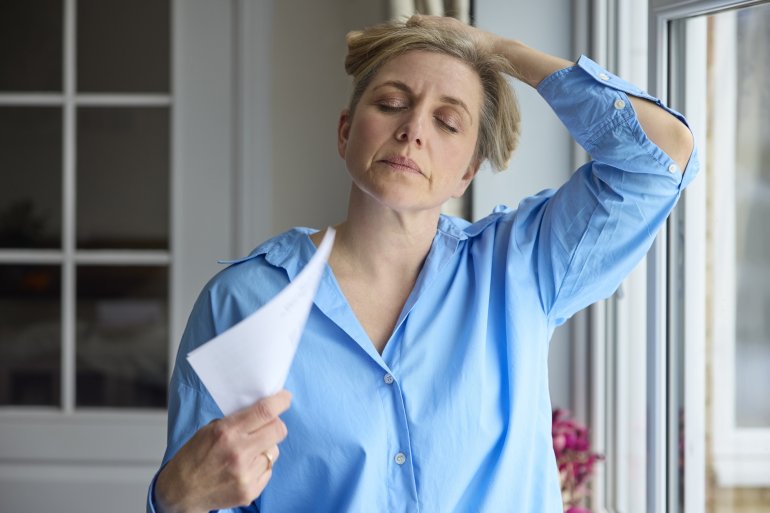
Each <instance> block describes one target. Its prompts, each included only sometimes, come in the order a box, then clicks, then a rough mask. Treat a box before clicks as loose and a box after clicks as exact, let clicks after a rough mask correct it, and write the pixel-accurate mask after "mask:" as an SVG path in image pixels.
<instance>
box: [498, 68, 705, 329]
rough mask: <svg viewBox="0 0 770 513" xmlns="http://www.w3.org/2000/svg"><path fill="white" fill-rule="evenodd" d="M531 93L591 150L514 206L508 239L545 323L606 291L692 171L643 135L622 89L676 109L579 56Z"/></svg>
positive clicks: (637, 255)
mask: <svg viewBox="0 0 770 513" xmlns="http://www.w3.org/2000/svg"><path fill="white" fill-rule="evenodd" d="M538 92H539V93H540V94H541V95H542V96H543V98H544V99H545V100H546V101H547V102H548V104H549V105H550V106H551V108H552V109H553V110H554V112H555V113H556V115H557V116H558V117H559V119H560V120H561V121H562V123H563V124H564V125H565V127H566V128H567V130H568V131H569V132H570V134H571V135H572V137H573V138H574V139H575V141H576V142H577V143H578V144H580V145H581V146H582V147H583V148H584V149H585V150H586V151H587V152H588V153H589V155H590V156H591V159H592V160H591V162H589V163H587V164H586V165H584V166H582V167H581V168H580V169H578V170H577V171H576V172H575V173H574V174H573V175H572V177H571V178H570V179H569V180H568V181H567V183H565V184H564V185H563V186H562V187H561V188H559V189H558V190H555V191H554V190H549V191H544V192H543V193H541V194H540V195H537V196H534V197H532V198H529V199H527V200H525V201H524V202H522V204H521V205H519V208H518V211H517V214H516V218H517V220H518V222H517V223H515V226H514V227H513V229H514V240H515V242H516V244H517V246H518V248H519V250H520V251H522V250H523V251H527V252H531V256H532V261H533V266H534V267H535V270H536V273H537V276H538V282H539V283H538V285H539V288H540V296H541V302H542V305H543V309H544V310H545V312H546V313H547V315H548V316H549V318H550V319H551V323H552V325H558V324H561V323H562V322H564V320H566V319H567V318H568V317H570V316H571V315H573V314H574V313H575V312H577V311H578V310H580V309H582V308H584V307H586V306H588V305H589V304H591V303H593V302H595V301H597V300H599V299H603V298H605V297H608V296H609V295H611V294H612V293H613V292H614V290H615V289H616V288H617V287H618V285H619V284H620V283H621V281H622V280H623V278H624V277H625V276H626V275H627V274H628V273H629V272H630V271H631V270H632V269H633V267H634V266H635V265H636V264H637V263H638V262H639V260H641V258H642V257H643V256H644V254H645V253H646V252H647V250H648V249H649V247H650V245H651V244H652V241H653V240H654V237H655V234H656V233H657V232H658V230H659V229H660V227H661V226H662V225H663V223H664V222H665V219H666V217H667V216H668V214H669V213H670V212H671V210H672V209H673V208H674V206H675V205H676V202H677V201H678V199H679V196H680V194H681V191H682V189H683V188H684V187H686V186H687V184H689V183H690V182H691V181H692V179H693V178H694V177H695V175H696V173H697V170H698V163H697V158H696V155H695V150H694V149H693V153H692V154H691V156H690V159H689V162H688V164H687V166H686V168H685V169H684V170H682V169H680V168H679V167H678V166H677V165H676V163H675V162H674V161H673V160H672V159H671V158H670V157H669V156H668V155H667V154H666V153H665V152H664V151H663V150H661V149H660V148H659V147H658V146H657V145H655V144H654V143H653V142H652V141H651V140H650V139H649V138H648V137H647V135H646V134H645V132H644V130H643V129H642V126H641V125H640V123H639V120H638V119H637V116H636V112H635V111H634V108H633V106H632V105H631V101H630V100H629V95H632V96H636V97H640V98H644V99H647V100H650V101H652V102H654V103H656V104H658V105H660V106H661V107H662V108H664V109H666V110H667V111H669V112H670V113H671V114H672V115H674V116H675V117H676V118H678V119H679V120H680V121H681V122H682V123H684V124H685V125H686V124H687V123H686V120H685V119H684V117H683V116H682V115H681V114H679V113H678V112H676V111H674V110H672V109H669V108H668V107H666V106H665V105H663V104H662V103H661V102H660V100H658V99H657V98H654V97H652V96H650V95H649V94H647V93H645V92H644V91H642V90H641V89H639V88H638V87H636V86H634V85H632V84H630V83H628V82H626V81H624V80H622V79H621V78H619V77H616V76H615V75H613V74H612V73H610V72H608V71H607V70H605V69H603V68H602V67H601V66H599V65H598V64H596V63H595V62H593V61H592V60H591V59H589V58H587V57H585V56H583V57H581V58H580V59H579V60H578V62H577V64H576V65H575V66H572V67H569V68H565V69H562V70H560V71H557V72H555V73H553V74H552V75H550V76H548V77H546V78H545V79H544V80H543V81H542V82H541V83H540V84H539V85H538Z"/></svg>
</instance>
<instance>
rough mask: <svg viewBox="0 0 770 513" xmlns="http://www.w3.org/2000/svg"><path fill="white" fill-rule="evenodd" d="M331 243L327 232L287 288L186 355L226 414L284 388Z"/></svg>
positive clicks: (330, 234) (330, 232)
mask: <svg viewBox="0 0 770 513" xmlns="http://www.w3.org/2000/svg"><path fill="white" fill-rule="evenodd" d="M333 243H334V229H333V228H328V229H327V230H326V235H325V236H324V238H323V241H322V242H321V245H320V246H319V247H318V249H317V250H316V253H315V255H313V258H311V259H310V262H308V263H307V265H306V266H305V268H304V269H302V271H301V272H300V273H299V274H298V275H297V276H296V277H295V278H294V280H293V281H292V282H291V283H289V285H288V286H287V287H286V288H284V289H283V290H282V291H281V292H279V293H278V295H276V296H275V297H274V298H273V299H272V300H270V302H268V303H267V304H265V305H264V306H262V308H260V309H259V310H257V311H256V312H254V313H253V314H251V315H249V316H248V317H246V318H245V319H243V320H242V321H240V322H239V323H238V324H236V325H235V326H233V327H231V328H230V329H228V330H227V331H224V332H222V333H220V334H219V335H217V336H216V337H214V338H213V339H211V340H209V341H208V342H206V343H205V344H203V345H202V346H200V347H198V348H196V349H195V350H193V351H191V352H190V353H189V354H188V355H187V360H188V361H189V362H190V365H191V366H192V368H193V369H194V370H195V372H196V373H197V374H198V376H199V377H200V379H201V381H203V384H204V385H205V386H206V388H207V389H208V391H209V393H210V394H211V397H213V398H214V401H216V403H217V405H218V406H219V408H220V409H221V410H222V413H224V414H225V415H229V414H230V413H233V412H234V411H237V410H239V409H241V408H245V407H246V406H250V405H252V404H254V403H255V402H257V401H258V400H259V399H261V398H263V397H265V396H268V395H271V394H274V393H276V392H278V391H279V390H281V388H283V385H284V383H285V382H286V378H287V377H288V375H289V368H290V367H291V362H292V360H293V359H294V354H295V353H296V351H297V346H298V345H299V340H300V337H301V336H302V331H303V330H304V328H305V323H307V318H308V316H309V315H310V309H311V308H312V306H313V298H314V297H315V294H316V292H317V291H318V284H319V283H320V281H321V276H322V275H323V272H324V269H325V267H326V261H327V260H328V259H329V254H330V253H331V249H332V244H333Z"/></svg>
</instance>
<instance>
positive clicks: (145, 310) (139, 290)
mask: <svg viewBox="0 0 770 513" xmlns="http://www.w3.org/2000/svg"><path fill="white" fill-rule="evenodd" d="M76 343H77V349H76V372H77V384H76V404H77V406H107V407H158V408H162V407H165V405H166V380H167V378H166V375H167V372H166V371H167V369H168V271H167V269H166V268H165V267H113V266H105V267H97V266H93V267H92V266H82V267H79V268H78V270H77V342H76Z"/></svg>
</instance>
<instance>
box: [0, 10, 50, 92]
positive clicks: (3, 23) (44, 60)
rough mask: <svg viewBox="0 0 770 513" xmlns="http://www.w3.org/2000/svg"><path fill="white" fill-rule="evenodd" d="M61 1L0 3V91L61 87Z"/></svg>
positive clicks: (47, 89) (48, 89)
mask: <svg viewBox="0 0 770 513" xmlns="http://www.w3.org/2000/svg"><path fill="white" fill-rule="evenodd" d="M63 4H64V2H63V1H62V0H34V1H30V0H3V1H2V2H0V70H2V73H0V91H38V92H44V91H50V92H52V91H61V90H62V40H63V37H62V28H63V26H64V22H63V21H62V5H63Z"/></svg>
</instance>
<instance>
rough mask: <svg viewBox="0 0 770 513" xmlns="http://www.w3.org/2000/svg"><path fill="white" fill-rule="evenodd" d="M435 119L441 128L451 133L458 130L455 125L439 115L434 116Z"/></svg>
mask: <svg viewBox="0 0 770 513" xmlns="http://www.w3.org/2000/svg"><path fill="white" fill-rule="evenodd" d="M435 119H436V121H438V123H439V125H441V128H443V129H444V130H446V131H447V132H450V133H452V134H456V133H457V132H459V131H460V130H459V129H458V128H457V127H456V126H454V125H453V124H451V123H449V122H448V121H445V120H443V119H441V117H439V116H436V118H435Z"/></svg>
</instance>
